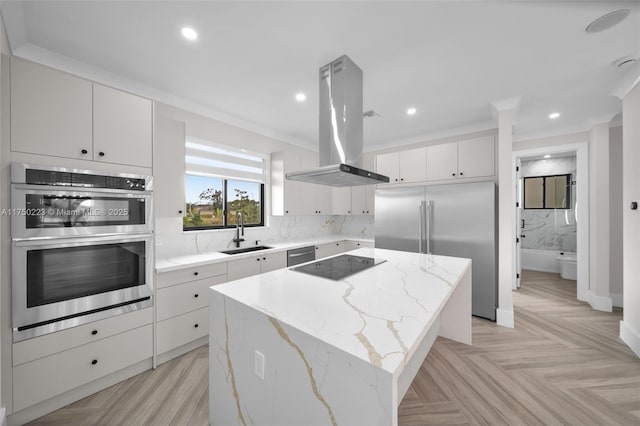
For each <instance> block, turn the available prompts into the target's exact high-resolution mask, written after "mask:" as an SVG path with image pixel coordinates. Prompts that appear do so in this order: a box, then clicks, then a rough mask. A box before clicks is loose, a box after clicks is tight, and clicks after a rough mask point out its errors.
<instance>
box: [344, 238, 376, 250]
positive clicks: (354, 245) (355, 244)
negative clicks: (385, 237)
mask: <svg viewBox="0 0 640 426" xmlns="http://www.w3.org/2000/svg"><path fill="white" fill-rule="evenodd" d="M363 247H369V248H373V243H372V242H370V241H357V240H346V241H345V242H344V251H351V250H355V249H359V248H363Z"/></svg>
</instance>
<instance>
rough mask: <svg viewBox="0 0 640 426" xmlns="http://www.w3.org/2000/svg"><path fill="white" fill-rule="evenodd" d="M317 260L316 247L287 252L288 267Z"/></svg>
mask: <svg viewBox="0 0 640 426" xmlns="http://www.w3.org/2000/svg"><path fill="white" fill-rule="evenodd" d="M312 260H316V247H315V246H309V247H300V248H297V249H293V250H287V267H289V266H294V265H299V264H301V263H305V262H311V261H312Z"/></svg>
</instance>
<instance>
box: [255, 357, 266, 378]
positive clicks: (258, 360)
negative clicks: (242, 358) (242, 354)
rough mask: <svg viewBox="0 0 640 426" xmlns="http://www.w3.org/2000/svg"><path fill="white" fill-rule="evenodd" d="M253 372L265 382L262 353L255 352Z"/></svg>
mask: <svg viewBox="0 0 640 426" xmlns="http://www.w3.org/2000/svg"><path fill="white" fill-rule="evenodd" d="M253 372H254V373H256V376H258V377H260V378H261V379H262V380H264V354H263V353H262V352H258V351H255V357H254V358H253Z"/></svg>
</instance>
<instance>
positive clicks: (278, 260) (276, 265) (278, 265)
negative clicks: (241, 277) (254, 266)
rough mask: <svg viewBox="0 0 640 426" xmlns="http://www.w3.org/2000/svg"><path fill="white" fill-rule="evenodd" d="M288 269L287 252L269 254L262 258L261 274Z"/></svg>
mask: <svg viewBox="0 0 640 426" xmlns="http://www.w3.org/2000/svg"><path fill="white" fill-rule="evenodd" d="M286 267H287V252H286V251H282V252H278V253H269V254H267V255H264V256H262V257H261V258H260V272H261V273H263V274H264V273H265V272H270V271H275V270H276V269H282V268H286Z"/></svg>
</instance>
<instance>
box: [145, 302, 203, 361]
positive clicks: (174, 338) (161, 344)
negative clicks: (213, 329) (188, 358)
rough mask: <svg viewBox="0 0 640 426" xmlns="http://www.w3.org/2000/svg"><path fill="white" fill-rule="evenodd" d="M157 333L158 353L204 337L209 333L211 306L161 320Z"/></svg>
mask: <svg viewBox="0 0 640 426" xmlns="http://www.w3.org/2000/svg"><path fill="white" fill-rule="evenodd" d="M207 302H208V301H207ZM156 333H157V334H156V350H157V353H158V354H162V353H165V352H168V351H170V350H172V349H175V348H178V347H180V346H182V345H186V344H187V343H189V342H192V341H194V340H197V339H199V338H201V337H204V336H206V335H208V334H209V308H208V307H206V308H202V309H198V310H197V311H192V312H187V313H186V314H182V315H178V316H176V317H173V318H170V319H168V320H166V321H160V322H159V323H158V325H157V328H156Z"/></svg>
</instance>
